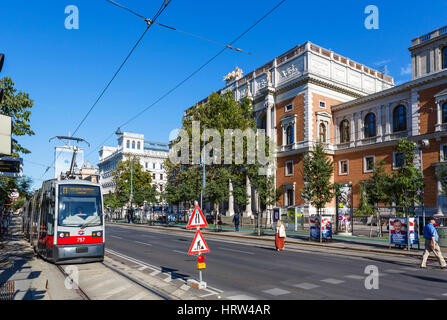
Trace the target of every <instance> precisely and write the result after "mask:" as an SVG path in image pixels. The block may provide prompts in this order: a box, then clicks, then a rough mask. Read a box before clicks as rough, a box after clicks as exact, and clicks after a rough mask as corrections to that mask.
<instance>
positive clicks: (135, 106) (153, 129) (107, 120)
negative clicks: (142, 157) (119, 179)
mask: <svg viewBox="0 0 447 320" xmlns="http://www.w3.org/2000/svg"><path fill="white" fill-rule="evenodd" d="M118 2H120V3H121V4H123V5H126V6H128V7H130V8H132V9H134V10H135V11H138V12H140V13H142V14H143V15H145V16H147V17H152V16H153V15H154V13H155V12H156V10H158V8H159V6H160V4H161V2H160V0H150V1H149V0H147V1H137V0H118ZM278 2H279V0H278V1H273V0H272V1H270V0H269V1H264V0H263V1H260V0H245V1H240V0H239V1H236V0H226V1H205V0H196V1H186V0H173V1H172V2H171V4H170V5H169V6H168V7H167V9H166V10H165V11H164V13H163V14H162V15H161V16H160V18H159V20H158V21H159V22H161V23H164V24H167V25H172V26H174V27H177V28H179V29H182V30H185V31H188V32H191V33H196V34H199V35H202V36H204V37H207V38H210V39H213V40H215V41H219V42H223V43H229V42H231V41H232V40H233V39H234V38H235V37H236V36H238V35H239V34H240V33H241V32H242V31H244V30H245V29H247V28H248V27H249V26H250V25H251V24H253V23H254V22H255V21H256V20H257V19H259V18H260V17H261V16H262V15H264V14H265V13H266V12H267V11H268V10H270V9H271V8H272V7H273V6H275V5H276V4H277V3H278ZM370 4H373V5H376V6H377V7H378V8H379V27H380V29H379V30H367V29H366V28H365V27H364V20H365V18H366V17H367V14H365V13H364V10H365V7H366V6H367V5H370ZM68 5H76V6H77V7H78V8H79V23H80V25H79V30H67V29H65V27H64V22H65V19H66V17H67V14H65V12H64V11H65V7H66V6H68ZM446 12H447V2H445V1H430V6H428V4H427V2H425V1H420V2H416V1H397V0H396V1H362V0H356V1H306V2H305V1H296V0H295V1H294V0H287V1H286V2H285V3H284V4H283V5H282V6H281V7H279V8H278V9H277V10H276V11H275V12H274V13H273V14H272V15H270V16H269V17H268V18H267V19H265V20H264V21H263V22H262V23H261V24H259V25H258V26H257V27H256V28H254V29H253V30H252V31H250V33H248V34H247V35H245V36H244V37H243V38H242V39H241V40H239V41H238V42H237V43H236V44H235V46H237V47H240V48H242V49H245V50H247V51H250V52H253V53H255V54H256V55H259V56H262V57H265V59H262V58H259V57H253V56H249V55H244V54H241V53H237V52H233V51H229V50H227V52H225V53H223V54H222V55H221V56H220V57H218V58H217V59H216V60H215V61H214V62H212V63H211V64H210V65H208V66H207V67H206V68H205V69H204V70H202V71H201V72H200V73H199V74H197V75H196V76H194V77H193V78H192V79H190V80H189V81H188V82H187V83H185V84H184V85H183V86H182V87H180V88H179V89H177V90H176V91H175V92H173V93H172V94H171V95H169V96H168V97H167V98H166V99H164V100H162V101H161V102H160V103H158V104H157V105H155V106H154V107H153V108H151V109H150V110H149V111H148V112H146V113H145V114H143V115H142V116H141V117H140V118H139V119H137V120H135V121H133V122H131V123H130V124H129V125H127V126H126V127H124V128H121V129H122V130H123V131H130V132H138V133H144V134H145V138H146V139H147V140H155V141H163V142H167V141H168V139H169V133H170V132H171V130H173V129H175V128H177V127H179V126H180V125H181V117H182V115H183V111H184V110H185V109H186V108H188V107H190V106H192V105H194V103H196V102H197V101H199V100H201V99H203V98H204V97H206V96H208V95H209V94H210V93H211V92H212V91H213V90H218V89H220V88H221V87H222V86H223V82H222V78H223V76H224V75H226V74H227V73H228V72H230V71H232V70H234V68H235V66H239V67H240V68H242V69H243V70H244V72H245V73H248V72H250V71H252V70H253V69H255V68H257V67H259V66H261V65H262V64H264V63H266V62H268V61H269V60H270V59H273V58H274V57H276V56H278V55H280V54H281V53H283V52H285V51H287V50H289V49H290V48H292V47H294V46H295V45H298V44H302V43H304V42H305V41H308V40H309V41H312V42H314V43H316V44H318V45H320V46H322V47H324V48H327V49H331V50H333V51H335V52H337V53H339V54H341V55H343V56H346V57H349V58H352V59H353V60H355V61H357V62H360V63H364V64H366V65H368V66H370V67H372V68H376V69H379V70H381V68H383V66H384V65H385V64H386V65H387V66H388V70H389V73H390V75H391V76H393V77H394V78H395V81H396V83H397V84H399V83H402V82H405V81H408V80H409V79H410V78H411V74H408V72H406V71H407V68H408V65H409V63H410V54H409V51H408V47H409V46H410V45H411V39H413V38H415V37H417V36H420V35H422V34H425V33H428V32H430V31H431V30H433V29H437V28H440V27H443V26H444V25H447V19H446V14H445V13H446ZM144 30H145V23H144V21H142V20H140V19H138V18H137V17H135V16H133V15H131V14H129V13H128V12H126V11H124V10H122V9H119V8H117V7H115V6H113V5H111V4H110V3H108V2H106V1H105V0H47V1H38V2H36V1H29V0H26V1H25V0H16V1H8V2H7V4H6V3H4V4H3V5H2V8H1V10H0V40H1V45H0V52H3V53H5V54H6V62H5V66H4V68H3V72H2V73H1V75H0V76H2V77H3V76H10V77H12V78H13V80H14V81H15V83H16V86H17V88H18V89H20V90H23V91H26V92H28V93H29V94H30V97H31V98H32V99H33V100H34V101H35V104H34V108H33V114H32V118H31V120H32V122H31V125H32V129H33V130H34V131H35V132H36V135H35V136H33V137H23V138H21V143H23V145H24V146H26V147H27V148H29V149H31V151H32V154H31V155H26V156H24V159H25V160H31V161H33V162H37V163H41V164H52V161H53V158H54V151H53V150H54V146H55V142H53V143H49V142H48V140H49V139H50V138H51V137H53V136H56V135H67V134H68V132H69V131H71V132H73V131H74V130H75V128H76V126H77V125H78V123H79V122H80V121H81V119H82V118H83V116H84V115H85V113H86V112H87V111H88V110H89V108H90V107H91V105H92V104H93V102H94V101H95V100H96V98H97V97H98V95H99V93H100V92H101V90H102V89H103V88H104V87H105V85H106V84H107V82H108V81H109V80H110V79H111V77H112V76H113V74H114V72H115V70H116V69H117V68H118V66H119V65H120V63H121V61H122V60H123V59H124V57H125V56H126V55H127V53H128V52H129V50H130V49H131V47H132V46H133V45H134V43H135V42H136V41H137V39H138V38H139V36H140V35H141V34H142V32H143V31H144ZM220 50H221V47H219V46H217V45H214V44H211V43H208V42H205V41H201V40H199V39H195V38H191V37H187V36H185V35H183V34H179V33H176V32H173V31H170V30H166V29H162V28H160V27H158V26H154V27H153V28H151V30H150V31H149V32H148V34H147V35H146V37H145V38H144V40H143V42H142V43H141V44H140V46H139V47H138V48H137V50H136V51H135V53H134V55H133V56H132V57H131V58H130V60H129V61H128V63H127V64H126V66H125V67H124V69H123V70H122V71H121V73H120V74H119V75H118V77H117V78H116V79H115V81H114V83H113V84H112V86H111V87H110V88H109V90H108V92H107V93H106V94H105V96H104V97H103V99H102V100H101V101H100V103H99V104H98V105H97V106H96V108H95V109H94V111H93V112H92V113H91V114H90V116H89V117H88V119H87V121H86V122H85V123H84V125H83V126H82V127H81V129H80V130H79V132H78V134H77V136H80V137H82V138H84V139H86V140H87V141H89V142H90V143H91V146H92V148H91V149H87V150H86V155H89V156H88V157H86V159H87V160H89V161H91V162H93V163H97V160H98V153H97V151H96V150H93V149H94V148H96V147H98V145H99V144H100V143H101V142H102V141H103V140H104V139H105V138H107V137H108V136H109V135H110V134H111V133H112V132H114V131H115V130H116V128H117V126H118V125H119V124H122V123H124V122H126V121H127V120H128V119H130V118H131V117H132V116H134V115H135V114H137V113H138V112H139V111H141V110H142V109H144V108H145V107H147V106H148V105H150V104H152V103H153V102H154V101H155V100H157V99H158V98H159V97H160V96H162V95H163V94H164V93H166V92H167V91H168V90H170V89H171V88H172V87H174V86H175V85H176V84H177V83H178V82H180V81H181V80H183V79H184V78H185V77H186V76H188V75H189V74H190V73H191V72H193V71H194V70H195V69H197V68H198V67H199V66H200V65H201V64H203V63H204V62H205V61H206V60H208V59H210V58H211V57H212V56H213V55H215V54H216V53H217V52H218V51H220ZM106 145H112V146H115V145H116V139H115V137H112V138H111V139H109V140H108V141H107V143H106ZM44 171H45V168H44V167H43V166H38V165H34V164H31V163H28V162H26V161H25V167H24V173H25V174H26V175H29V176H31V177H33V178H39V177H41V176H42V174H43V173H44ZM52 174H53V172H52V170H50V171H49V173H48V174H47V175H46V176H44V178H51V177H52ZM40 183H41V181H38V180H35V186H37V185H39V184H40Z"/></svg>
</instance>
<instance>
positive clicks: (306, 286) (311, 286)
mask: <svg viewBox="0 0 447 320" xmlns="http://www.w3.org/2000/svg"><path fill="white" fill-rule="evenodd" d="M293 286H294V287H297V288H300V289H304V290H311V289H315V288H318V287H319V285H316V284H312V283H307V282H303V283H298V284H295V285H293Z"/></svg>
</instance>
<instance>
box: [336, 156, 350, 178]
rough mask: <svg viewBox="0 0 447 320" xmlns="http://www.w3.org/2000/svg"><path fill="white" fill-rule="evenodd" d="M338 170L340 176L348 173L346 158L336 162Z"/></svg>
mask: <svg viewBox="0 0 447 320" xmlns="http://www.w3.org/2000/svg"><path fill="white" fill-rule="evenodd" d="M338 164H339V170H338V174H339V175H340V176H343V175H347V174H348V173H349V161H348V160H340V161H339V162H338Z"/></svg>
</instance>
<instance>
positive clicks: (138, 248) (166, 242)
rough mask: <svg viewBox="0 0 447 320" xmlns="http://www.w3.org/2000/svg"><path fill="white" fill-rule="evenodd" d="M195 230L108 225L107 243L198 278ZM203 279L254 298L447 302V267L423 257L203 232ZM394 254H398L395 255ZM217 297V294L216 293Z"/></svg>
mask: <svg viewBox="0 0 447 320" xmlns="http://www.w3.org/2000/svg"><path fill="white" fill-rule="evenodd" d="M193 236H194V234H192V233H191V234H186V233H181V232H175V231H173V230H172V229H167V230H166V231H159V230H156V229H150V228H132V227H123V226H112V225H108V226H107V227H106V239H107V240H106V241H107V244H106V247H107V249H111V250H113V252H117V253H121V254H124V255H126V256H128V257H132V258H134V259H138V260H139V261H143V262H145V263H148V264H150V265H153V266H157V267H159V268H162V269H163V270H167V271H169V272H174V273H175V274H176V275H177V276H179V277H184V278H195V279H197V278H198V271H197V269H196V263H197V260H196V258H195V257H193V256H188V255H187V251H188V249H189V246H190V244H191V242H192V240H193ZM204 237H205V240H206V242H207V244H208V246H209V247H210V250H211V252H210V253H208V254H206V263H207V269H206V270H205V271H204V272H203V277H204V281H206V282H207V283H208V285H209V286H211V288H216V289H218V291H219V292H221V293H220V296H221V298H223V299H232V300H250V299H263V300H271V299H283V300H289V299H320V300H324V299H417V300H424V299H429V300H431V299H447V271H446V270H441V269H439V266H437V265H436V264H435V263H433V266H429V268H428V269H426V270H421V269H419V260H418V259H416V258H413V260H412V261H410V262H408V259H407V260H406V261H405V262H403V260H402V259H400V258H398V257H396V258H395V259H394V258H391V259H393V260H394V261H389V260H387V259H390V258H389V257H386V258H384V257H381V256H380V255H378V254H374V255H370V256H368V257H353V256H345V255H340V254H333V253H330V252H326V253H325V252H308V251H302V250H298V249H293V248H288V247H287V244H286V250H284V251H282V252H276V251H275V250H274V244H273V243H271V244H270V243H261V242H259V243H258V244H252V243H251V244H250V243H244V241H238V240H237V239H230V240H229V239H219V238H218V237H213V236H207V235H205V236H204ZM392 257H394V256H392ZM371 265H373V266H376V267H377V268H378V270H379V274H380V276H379V289H377V290H375V289H369V290H368V289H367V288H366V287H365V282H368V283H371V281H365V280H366V279H365V278H366V277H367V274H365V268H366V267H367V266H371ZM212 298H213V297H212Z"/></svg>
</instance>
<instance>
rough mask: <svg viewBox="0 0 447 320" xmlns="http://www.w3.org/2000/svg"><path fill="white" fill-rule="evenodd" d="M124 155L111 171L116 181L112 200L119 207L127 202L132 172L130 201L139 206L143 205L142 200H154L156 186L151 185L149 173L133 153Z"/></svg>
mask: <svg viewBox="0 0 447 320" xmlns="http://www.w3.org/2000/svg"><path fill="white" fill-rule="evenodd" d="M125 156H126V157H127V160H124V161H119V162H118V165H117V166H116V169H115V170H113V172H112V174H113V175H114V179H113V180H114V182H115V183H116V189H115V198H114V199H113V201H114V202H115V201H116V204H118V205H119V206H120V207H123V206H124V205H126V204H127V203H129V200H130V191H131V190H130V189H131V174H132V186H133V200H132V202H133V203H135V204H136V205H137V206H139V207H141V206H143V204H144V201H147V202H156V196H157V194H156V188H155V186H152V185H151V183H152V176H151V173H150V172H149V171H144V170H143V166H142V165H141V164H140V159H139V157H137V156H133V155H125ZM131 162H132V164H131ZM131 167H132V168H131Z"/></svg>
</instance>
